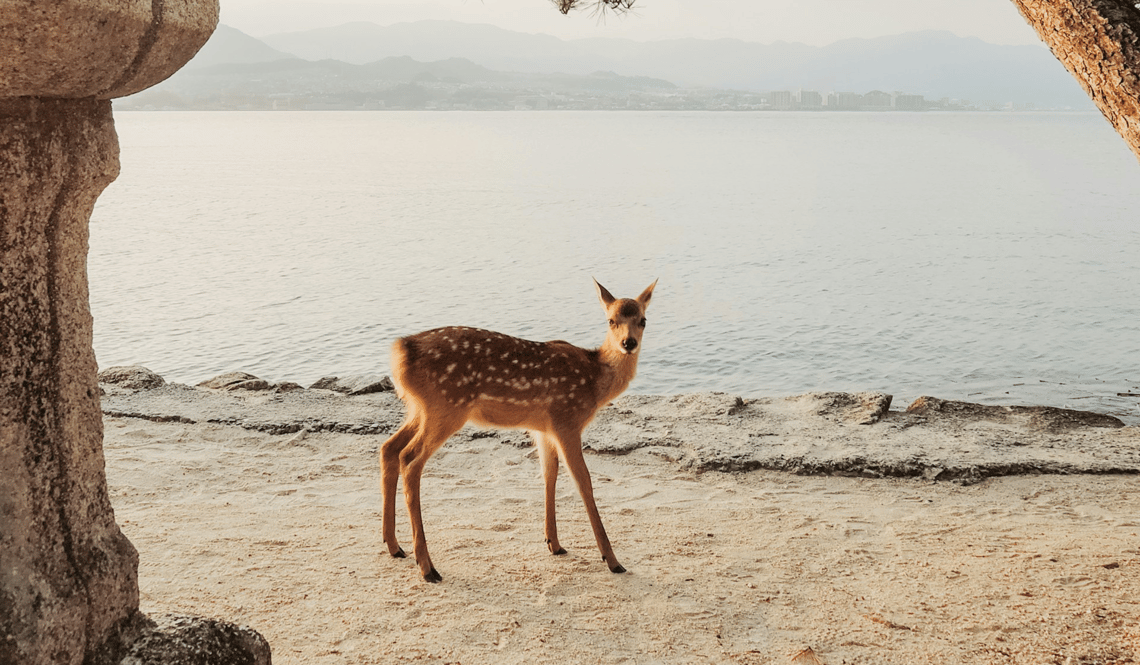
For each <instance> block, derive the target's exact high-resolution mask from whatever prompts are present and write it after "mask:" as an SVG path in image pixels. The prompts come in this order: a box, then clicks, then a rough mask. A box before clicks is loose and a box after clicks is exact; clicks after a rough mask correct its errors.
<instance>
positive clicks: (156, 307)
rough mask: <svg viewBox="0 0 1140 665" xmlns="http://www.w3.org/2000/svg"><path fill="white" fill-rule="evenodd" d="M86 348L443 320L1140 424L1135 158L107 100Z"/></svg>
mask: <svg viewBox="0 0 1140 665" xmlns="http://www.w3.org/2000/svg"><path fill="white" fill-rule="evenodd" d="M116 126H117V129H118V133H119V140H120V143H121V148H122V173H121V175H120V176H119V178H118V180H117V181H116V182H115V183H113V184H112V185H111V186H110V187H108V188H107V190H106V192H105V193H104V194H103V195H102V197H100V199H99V201H98V203H97V205H96V207H95V211H94V213H93V215H92V223H91V251H90V260H89V270H90V281H91V302H92V311H93V314H94V317H95V340H94V342H95V351H96V355H97V358H98V361H99V365H100V367H104V368H105V367H109V366H113V365H122V364H142V365H145V366H147V367H149V368H151V369H152V370H154V371H156V372H158V373H160V374H162V375H163V376H165V377H166V378H167V380H169V381H178V382H184V383H196V382H198V381H201V380H204V379H207V378H209V377H211V376H214V375H216V374H220V373H222V372H226V371H232V370H243V371H247V372H250V373H253V374H255V375H257V376H260V377H262V378H265V379H268V380H271V381H281V380H291V381H296V382H299V383H302V384H304V385H308V383H310V382H312V381H314V380H316V379H317V378H319V377H321V376H328V375H341V376H344V375H350V374H364V373H386V372H387V371H388V350H389V347H390V345H391V342H392V340H393V339H394V338H395V337H397V336H399V335H402V334H407V333H412V332H416V331H419V330H423V329H426V328H431V327H435V326H442V325H456V324H462V325H472V326H480V327H486V328H492V329H495V330H498V331H501V332H505V333H509V334H514V335H518V336H522V337H526V338H529V339H537V340H543V339H565V340H568V341H571V342H573V343H576V344H579V345H582V346H596V345H597V344H599V343H600V342H601V341H602V338H603V336H604V333H605V321H604V318H603V314H602V310H601V308H600V306H599V304H598V302H597V298H596V296H595V294H594V288H593V284H592V282H591V277H595V278H597V279H598V281H600V282H601V283H602V284H604V285H605V286H607V287H608V288H609V289H610V290H611V291H612V292H614V294H615V295H618V296H619V297H620V296H626V297H633V296H636V295H637V294H638V293H640V291H641V290H642V289H643V288H645V287H646V286H648V285H649V284H650V283H651V282H652V281H653V280H654V279H657V278H660V282H659V284H658V287H657V290H656V292H655V294H654V300H653V303H652V305H651V306H650V308H649V314H648V318H649V325H648V328H647V330H646V333H645V340H644V347H643V348H644V355H643V357H642V359H641V364H640V367H639V375H638V377H637V379H636V380H635V381H634V383H633V386H632V387H631V390H632V391H634V392H639V393H654V394H667V393H681V392H690V391H707V390H716V391H726V392H730V393H734V394H738V395H743V396H767V395H790V394H795V393H800V392H806V391H811V390H844V391H849V390H877V391H884V392H888V393H891V394H893V395H895V400H896V404H905V403H907V402H909V401H910V400H912V399H914V398H916V397H918V396H920V395H933V396H937V397H941V398H945V399H963V400H970V401H977V402H984V403H991V404H1049V405H1054V406H1062V407H1069V408H1080V409H1090V410H1097V411H1101V412H1107V413H1112V414H1114V415H1117V416H1119V417H1122V418H1125V419H1126V420H1127V421H1129V422H1140V409H1138V406H1137V404H1138V402H1140V399H1138V398H1134V397H1128V396H1120V395H1118V394H1119V393H1137V394H1140V335H1138V334H1137V322H1138V321H1140V166H1138V163H1137V159H1136V158H1135V156H1133V155H1132V153H1131V152H1129V151H1128V149H1127V148H1126V147H1125V145H1124V143H1123V141H1121V139H1120V138H1119V137H1118V136H1117V135H1116V134H1115V133H1114V132H1113V130H1112V128H1111V127H1110V126H1109V125H1108V123H1107V122H1105V120H1104V119H1103V118H1102V117H1100V116H1099V115H1097V114H1095V113H1044V112H1042V113H777V112H768V113H764V112H758V113H729V112H724V113H712V112H710V113H699V112H692V113H690V112H662V113H651V112H502V113H476V112H470V113H468V112H398V111H391V112H359V113H356V112H278V113H272V112H265V113H260V112H233V113H228V112H189V113H174V112H169V113H162V112H157V113H143V112H135V113H118V114H117V116H116Z"/></svg>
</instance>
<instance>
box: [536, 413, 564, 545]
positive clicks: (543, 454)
mask: <svg viewBox="0 0 1140 665" xmlns="http://www.w3.org/2000/svg"><path fill="white" fill-rule="evenodd" d="M530 435H531V436H532V437H533V438H534V443H535V447H536V448H538V459H539V461H540V462H541V463H542V480H543V481H544V484H545V485H546V501H545V503H546V521H545V534H546V546H547V547H549V548H550V553H551V554H566V550H564V549H562V545H559V544H558V523H557V522H556V521H555V518H554V497H555V485H556V484H557V483H558V448H557V447H556V446H555V445H554V442H552V441H550V440H549V439H548V438H546V436H545V435H544V434H542V432H531V433H530Z"/></svg>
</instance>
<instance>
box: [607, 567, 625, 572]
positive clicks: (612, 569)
mask: <svg viewBox="0 0 1140 665" xmlns="http://www.w3.org/2000/svg"><path fill="white" fill-rule="evenodd" d="M610 572H611V573H624V572H625V568H622V567H621V566H620V565H619V566H618V567H617V568H610Z"/></svg>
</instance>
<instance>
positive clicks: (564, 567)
mask: <svg viewBox="0 0 1140 665" xmlns="http://www.w3.org/2000/svg"><path fill="white" fill-rule="evenodd" d="M107 390H108V394H107V396H106V397H104V410H105V413H106V414H108V415H106V416H105V419H104V427H105V455H106V461H107V476H108V483H109V485H110V490H111V496H112V501H113V503H114V507H115V511H116V516H117V519H118V521H119V524H120V525H122V528H123V531H124V532H125V533H126V535H127V536H128V537H129V538H130V539H131V541H132V542H133V543H134V544H135V546H136V547H137V548H138V549H139V553H140V558H141V563H140V567H139V575H140V586H141V593H142V609H143V611H144V612H147V613H155V614H157V613H163V612H178V613H189V614H198V615H204V616H212V617H219V618H225V619H228V620H230V621H234V622H236V623H243V624H247V625H249V626H251V627H253V628H255V629H256V630H258V631H260V632H261V633H262V634H263V635H265V637H266V638H267V639H268V640H269V642H270V644H271V645H272V648H273V656H274V661H275V662H276V663H278V664H288V663H306V664H307V663H330V664H331V663H393V662H405V661H419V662H430V663H527V664H530V663H535V662H538V663H542V662H570V663H710V662H714V663H791V662H793V659H794V657H795V656H796V655H797V654H799V653H801V652H802V651H803V650H804V649H807V648H810V649H811V650H812V651H813V652H814V654H815V655H816V657H817V658H818V659H819V661H820V662H823V663H827V664H828V665H835V664H838V663H932V664H933V663H948V664H949V663H955V664H958V663H1082V664H1086V665H1091V664H1094V663H1100V664H1108V663H1135V662H1140V535H1138V534H1140V492H1137V491H1136V490H1137V486H1138V484H1140V477H1138V476H1137V475H1135V474H1136V473H1137V472H1140V431H1138V430H1137V428H1134V427H1124V428H1104V427H1089V426H1087V425H1071V424H1070V425H1065V424H1063V423H1061V424H1058V422H1057V421H1047V422H1043V421H1042V420H1041V419H1040V418H1037V419H1036V420H1034V419H1033V418H1032V417H1030V416H1028V415H1024V414H1017V413H1010V414H1007V415H1002V414H996V415H995V413H993V412H987V413H981V414H978V413H975V414H973V415H969V414H966V415H963V414H960V413H959V414H955V413H927V414H925V415H920V414H914V413H904V412H902V411H901V410H894V411H889V412H883V411H881V410H880V411H879V415H878V417H877V418H875V417H874V413H875V407H874V403H875V400H874V396H873V395H862V396H849V395H848V396H846V397H844V396H843V394H836V393H829V394H820V395H811V396H799V397H794V398H786V399H755V400H753V399H745V400H739V401H738V400H737V399H736V398H735V396H730V395H718V394H709V395H687V396H673V397H643V396H629V397H624V398H621V399H619V400H618V401H617V402H616V403H615V404H614V405H612V406H610V407H607V408H605V409H603V411H602V412H601V413H600V414H599V417H598V421H597V422H596V424H595V425H593V426H592V427H591V428H590V429H589V430H587V434H588V436H587V444H588V445H589V446H590V448H591V450H590V451H588V452H587V464H588V465H589V467H590V471H591V473H592V476H593V479H594V487H595V494H596V496H597V499H598V504H599V508H600V510H601V513H602V517H603V520H604V521H605V524H606V528H607V531H608V532H609V535H610V538H611V540H612V541H613V543H614V549H615V552H616V554H617V556H618V558H619V559H620V561H621V562H622V564H623V565H624V566H625V567H626V568H627V569H628V571H629V572H628V573H626V574H621V575H615V574H612V573H610V572H609V571H608V570H607V569H606V567H605V565H604V564H603V563H602V561H601V560H600V557H599V555H598V551H597V548H596V547H595V545H594V541H593V536H592V534H591V532H590V528H589V524H588V522H587V521H586V517H585V511H584V510H583V508H582V505H581V501H580V499H579V498H578V496H577V494H576V492H575V490H574V488H573V483H571V482H570V481H569V478H568V477H567V476H566V475H565V470H563V475H562V480H561V482H560V485H559V489H560V496H559V503H558V510H559V527H560V529H559V535H560V537H561V540H562V544H563V546H564V547H566V548H567V549H568V550H569V553H568V554H567V555H565V556H553V555H551V554H550V553H549V552H548V551H547V549H546V547H545V544H544V543H543V533H542V514H543V509H542V481H541V478H540V471H539V466H538V461H537V459H536V454H535V452H534V450H533V447H530V446H528V445H527V440H526V436H525V434H523V433H520V432H486V431H480V430H470V429H468V430H464V431H463V432H461V433H460V434H458V435H456V436H455V437H454V438H453V440H452V441H451V442H449V443H448V445H447V446H445V447H444V448H443V450H441V451H440V453H438V454H437V455H436V456H435V457H434V458H433V459H432V460H431V462H429V464H428V466H427V471H426V473H425V480H424V490H423V492H424V522H425V529H426V532H427V538H428V545H429V547H430V550H431V553H432V557H433V560H434V562H435V564H436V567H437V568H438V569H439V571H440V573H441V574H442V575H443V582H442V583H440V584H428V583H425V582H424V581H423V580H422V579H421V578H420V576H419V574H418V571H417V569H416V567H415V565H414V562H413V561H412V560H411V559H393V558H391V557H389V556H388V555H387V554H386V550H385V549H384V546H383V543H382V541H381V538H380V515H379V509H380V496H379V489H378V465H377V459H376V452H377V448H378V446H379V445H380V444H381V443H382V442H383V440H384V439H385V438H386V436H385V433H386V432H387V431H389V430H390V429H391V428H392V427H394V426H395V425H397V424H398V422H399V420H400V418H401V410H400V406H399V403H398V402H397V401H396V400H395V399H394V398H393V396H392V395H391V394H390V393H387V394H377V395H364V396H358V397H345V396H341V395H336V394H333V393H329V392H326V391H299V392H297V393H287V394H280V393H266V392H262V393H248V394H244V393H243V394H239V393H228V392H220V391H208V390H202V389H190V388H187V387H185V386H166V387H164V388H162V389H159V390H149V391H146V390H144V391H126V390H121V389H116V388H114V387H108V388H107ZM879 406H881V400H880V402H879ZM114 414H118V415H114ZM123 414H131V415H123ZM868 414H871V416H872V417H868ZM868 420H877V422H873V423H871V424H859V423H860V422H865V421H868ZM1046 420H1048V419H1046ZM354 432H355V433H354ZM774 469H786V470H774ZM805 474H820V475H805ZM837 474H838V475H837ZM1010 474H1013V475H1010ZM397 518H398V531H397V533H398V535H399V537H400V539H401V542H402V544H403V545H404V546H405V548H406V549H409V551H410V537H409V531H410V530H409V527H408V522H407V516H406V513H405V511H404V509H403V505H402V503H401V504H400V505H399V506H398V510H397ZM796 662H809V661H808V660H807V659H806V657H805V656H801V658H800V660H799V661H796Z"/></svg>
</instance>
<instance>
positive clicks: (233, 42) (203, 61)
mask: <svg viewBox="0 0 1140 665" xmlns="http://www.w3.org/2000/svg"><path fill="white" fill-rule="evenodd" d="M296 57H297V56H295V55H292V54H290V53H284V52H282V51H278V50H277V49H275V48H273V47H271V46H269V45H268V44H266V43H265V42H263V41H260V40H258V39H255V38H254V37H250V36H249V35H247V34H245V33H244V32H242V31H241V30H237V29H235V28H231V27H230V26H228V25H219V26H218V28H217V30H214V34H213V35H211V36H210V39H208V40H207V41H206V43H205V45H203V46H202V48H201V50H199V51H198V54H197V55H195V56H194V58H193V59H192V60H191V61H190V62H188V63H187V64H186V66H187V67H188V68H191V69H194V68H201V67H211V66H213V65H222V64H230V63H252V62H273V61H275V60H286V59H295V58H296Z"/></svg>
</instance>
